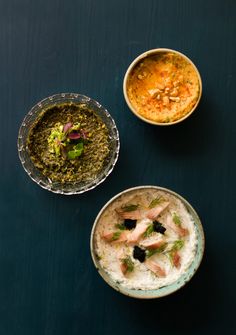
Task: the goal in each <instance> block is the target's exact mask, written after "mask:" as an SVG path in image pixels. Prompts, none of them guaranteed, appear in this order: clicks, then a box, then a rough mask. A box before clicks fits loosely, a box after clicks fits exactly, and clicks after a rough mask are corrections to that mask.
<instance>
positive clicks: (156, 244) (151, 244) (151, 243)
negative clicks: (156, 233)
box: [141, 239, 166, 250]
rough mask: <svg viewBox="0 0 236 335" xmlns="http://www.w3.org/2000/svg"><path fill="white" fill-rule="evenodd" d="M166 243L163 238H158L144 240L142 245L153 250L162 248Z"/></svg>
mask: <svg viewBox="0 0 236 335" xmlns="http://www.w3.org/2000/svg"><path fill="white" fill-rule="evenodd" d="M165 243H166V242H165V241H164V240H161V239H158V240H144V241H142V242H141V245H142V246H143V247H144V248H147V249H150V250H153V249H157V248H160V247H161V246H162V245H163V244H165Z"/></svg>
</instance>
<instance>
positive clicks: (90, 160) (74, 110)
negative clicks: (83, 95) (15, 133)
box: [27, 103, 109, 182]
mask: <svg viewBox="0 0 236 335" xmlns="http://www.w3.org/2000/svg"><path fill="white" fill-rule="evenodd" d="M108 137H109V136H108V129H107V127H106V125H105V124H104V122H103V121H102V120H101V119H100V117H99V116H98V115H97V114H96V113H95V112H94V111H93V110H91V109H88V107H87V106H86V105H84V104H80V105H77V104H73V103H64V104H60V105H57V106H51V107H49V108H47V109H46V110H44V111H43V112H42V113H41V115H40V117H39V118H38V119H37V120H36V121H35V123H34V124H33V126H32V128H31V129H30V132H29V135H28V139H27V146H28V151H29V154H30V158H31V160H32V162H33V164H34V165H35V167H36V168H38V169H39V170H40V171H41V172H42V174H43V175H45V176H47V177H48V178H49V179H50V180H52V181H58V182H86V181H89V180H92V179H94V178H96V176H97V175H98V173H99V172H100V171H101V170H102V169H103V167H104V165H105V163H106V158H107V156H108V153H109V139H108Z"/></svg>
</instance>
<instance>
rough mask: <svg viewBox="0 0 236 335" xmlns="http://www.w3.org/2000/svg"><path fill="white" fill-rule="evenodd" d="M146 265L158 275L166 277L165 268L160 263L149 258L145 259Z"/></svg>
mask: <svg viewBox="0 0 236 335" xmlns="http://www.w3.org/2000/svg"><path fill="white" fill-rule="evenodd" d="M145 265H146V267H147V268H148V269H149V270H150V271H152V272H153V273H155V275H156V276H158V277H165V276H166V272H165V270H164V269H163V268H161V267H160V265H158V264H157V263H156V262H155V261H153V260H151V259H147V260H146V261H145Z"/></svg>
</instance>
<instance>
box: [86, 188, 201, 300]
mask: <svg viewBox="0 0 236 335" xmlns="http://www.w3.org/2000/svg"><path fill="white" fill-rule="evenodd" d="M146 189H148V190H150V189H153V190H158V191H163V192H165V193H167V194H169V195H172V196H174V197H176V198H177V199H179V200H180V201H181V202H182V204H183V205H184V207H185V208H186V209H187V211H188V212H189V214H190V215H191V216H192V218H193V221H194V227H195V230H196V247H195V253H194V255H195V257H194V258H193V260H192V262H191V263H190V265H189V266H188V268H187V270H186V271H185V272H184V273H182V274H181V275H180V277H179V278H178V279H177V280H176V281H175V282H173V283H171V284H169V285H166V286H162V287H160V288H158V289H151V290H141V289H135V288H133V289H130V288H126V287H125V286H123V285H122V284H120V283H117V282H116V281H115V280H113V279H112V278H111V277H110V275H109V274H108V273H107V271H105V270H104V268H103V267H102V266H101V264H100V262H99V257H98V256H97V254H96V229H97V225H98V222H99V220H100V217H101V215H102V214H103V213H104V212H105V211H106V210H107V208H108V207H109V206H110V205H111V204H113V202H114V201H116V200H118V199H119V198H120V197H121V196H123V195H124V194H125V195H128V194H129V193H130V192H133V191H135V190H140V191H142V190H146ZM204 247H205V238H204V232H203V228H202V224H201V221H200V219H199V217H198V215H197V213H196V212H195V210H194V209H193V207H192V206H191V205H190V204H189V203H188V202H187V201H186V200H185V199H184V198H183V197H181V196H180V195H179V194H177V193H175V192H173V191H171V190H169V189H166V188H163V187H159V186H137V187H133V188H129V189H126V190H124V191H123V192H121V193H119V194H117V195H115V196H114V197H113V198H111V199H110V200H109V201H108V202H107V203H106V204H105V205H104V207H103V208H102V209H101V210H100V212H99V213H98V215H97V217H96V219H95V221H94V224H93V228H92V231H91V238H90V250H91V256H92V259H93V262H94V265H95V267H96V269H97V270H98V273H99V274H100V275H101V277H102V278H103V279H104V280H105V281H106V283H107V284H109V285H110V286H111V287H112V288H113V289H115V290H117V291H118V292H120V293H122V294H124V295H127V296H130V297H133V298H139V299H154V298H161V297H164V296H167V295H169V294H172V293H174V292H175V291H177V290H179V289H180V288H181V287H183V286H184V285H185V284H186V283H187V282H188V281H189V280H190V279H191V278H192V277H193V275H194V274H195V272H196V271H197V269H198V267H199V265H200V263H201V261H202V257H203V254H204Z"/></svg>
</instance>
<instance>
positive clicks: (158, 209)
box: [146, 201, 170, 220]
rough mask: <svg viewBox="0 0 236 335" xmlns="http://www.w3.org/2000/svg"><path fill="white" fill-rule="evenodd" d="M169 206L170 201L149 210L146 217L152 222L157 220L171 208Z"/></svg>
mask: <svg viewBox="0 0 236 335" xmlns="http://www.w3.org/2000/svg"><path fill="white" fill-rule="evenodd" d="M169 204H170V203H169V202H168V201H165V202H163V203H161V204H159V205H157V206H156V207H154V208H152V209H149V210H147V212H146V217H147V218H148V219H150V220H155V219H156V218H157V217H158V216H159V215H160V214H161V213H162V212H163V211H164V210H165V209H166V208H167V207H168V206H169Z"/></svg>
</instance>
